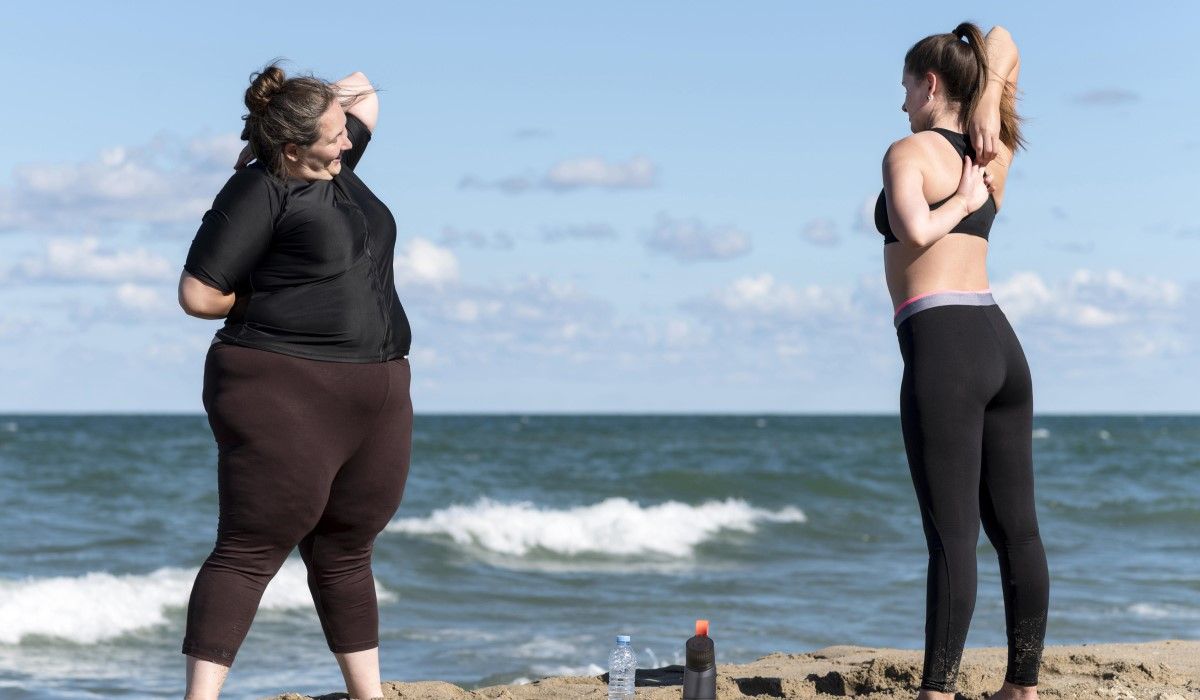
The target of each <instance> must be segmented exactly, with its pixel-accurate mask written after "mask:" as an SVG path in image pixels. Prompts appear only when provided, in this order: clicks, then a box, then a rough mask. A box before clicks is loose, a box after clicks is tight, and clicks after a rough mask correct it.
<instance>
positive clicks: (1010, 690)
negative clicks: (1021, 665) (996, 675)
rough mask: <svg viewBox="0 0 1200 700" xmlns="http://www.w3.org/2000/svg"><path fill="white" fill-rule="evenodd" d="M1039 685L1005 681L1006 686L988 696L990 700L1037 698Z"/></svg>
mask: <svg viewBox="0 0 1200 700" xmlns="http://www.w3.org/2000/svg"><path fill="white" fill-rule="evenodd" d="M1037 696H1038V694H1037V686H1036V685H1035V686H1028V687H1027V686H1023V685H1013V684H1012V683H1009V682H1007V681H1006V682H1005V683H1004V687H1002V688H1000V690H999V691H997V692H996V693H995V694H993V695H989V696H988V700H1037Z"/></svg>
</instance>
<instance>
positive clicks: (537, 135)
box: [513, 126, 553, 141]
mask: <svg viewBox="0 0 1200 700" xmlns="http://www.w3.org/2000/svg"><path fill="white" fill-rule="evenodd" d="M552 135H553V133H552V132H551V131H550V130H549V129H543V128H540V127H536V126H527V127H524V128H521V129H517V130H516V131H514V132H513V138H515V139H518V140H520V141H531V140H533V139H548V138H550V137H551V136H552Z"/></svg>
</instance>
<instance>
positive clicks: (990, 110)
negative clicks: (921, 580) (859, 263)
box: [875, 23, 1049, 700]
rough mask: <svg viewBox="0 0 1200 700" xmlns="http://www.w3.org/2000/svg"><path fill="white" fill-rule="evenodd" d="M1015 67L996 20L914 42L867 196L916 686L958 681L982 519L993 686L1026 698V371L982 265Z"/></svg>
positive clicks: (1033, 693)
mask: <svg viewBox="0 0 1200 700" xmlns="http://www.w3.org/2000/svg"><path fill="white" fill-rule="evenodd" d="M1018 70H1019V61H1018V55H1017V48H1016V45H1015V44H1014V43H1013V41H1012V38H1011V37H1010V36H1009V34H1008V32H1006V31H1005V30H1004V29H1002V28H1000V27H996V28H994V29H992V31H991V32H989V33H988V35H987V39H986V41H985V39H984V37H983V36H982V35H981V33H980V30H979V28H978V27H976V26H975V25H973V24H968V23H964V24H960V25H959V26H958V27H957V28H955V30H954V31H953V32H951V33H948V34H935V35H932V36H929V37H926V38H925V39H922V40H921V41H919V42H917V43H916V44H915V45H914V46H913V47H912V48H911V49H909V51H908V53H907V54H906V55H905V57H904V71H903V77H902V84H903V86H904V90H905V97H904V106H903V108H902V109H903V111H904V112H905V113H906V114H907V115H908V120H909V125H910V127H911V129H912V132H913V134H912V135H911V136H908V137H905V138H904V139H902V140H900V141H897V142H896V143H894V144H892V146H891V147H890V148H889V149H888V151H887V154H886V155H885V156H884V160H883V185H884V187H883V190H884V191H883V193H882V194H881V195H880V197H879V201H878V203H877V206H876V209H875V223H876V226H877V228H878V229H879V231H880V233H882V234H883V235H884V247H883V250H884V254H883V256H884V266H885V269H886V277H887V284H888V290H889V291H890V293H891V297H892V303H893V306H894V307H895V309H896V313H895V325H896V334H897V336H898V339H899V342H900V352H901V354H902V355H903V357H904V377H903V380H902V383H901V387H900V420H901V425H902V428H903V431H904V446H905V451H906V453H907V455H908V463H909V468H910V471H911V473H912V479H913V485H914V487H915V488H916V492H917V502H918V504H919V505H920V508H921V520H922V523H923V526H924V530H925V538H926V542H927V544H928V548H929V574H928V582H927V586H928V587H927V595H926V616H925V664H924V671H923V676H922V680H921V691H920V694H919V695H918V699H919V700H952V698H953V696H954V690H955V683H956V679H957V675H958V668H959V661H960V659H961V657H962V651H963V646H964V644H965V643H966V638H967V627H968V626H969V624H970V621H971V614H972V612H973V611H974V607H975V587H976V585H975V583H976V582H975V577H976V563H975V548H976V546H977V543H978V540H979V523H980V521H981V520H982V522H983V527H984V530H985V532H986V533H987V536H988V539H990V540H991V542H992V544H993V545H994V546H995V548H996V552H997V555H998V556H999V560H1000V576H1001V585H1002V587H1003V594H1004V609H1005V622H1006V625H1007V631H1008V668H1007V673H1006V674H1005V678H1004V686H1003V688H1002V689H1001V690H1000V691H999V692H998V693H996V694H994V695H992V696H991V697H992V698H994V699H997V700H1000V699H1005V700H1007V699H1009V698H1036V697H1037V679H1038V667H1039V665H1040V662H1041V652H1042V644H1043V640H1044V637H1045V631H1046V608H1047V605H1048V592H1049V576H1048V574H1047V569H1046V555H1045V552H1044V550H1043V548H1042V541H1041V537H1040V535H1039V532H1038V524H1037V516H1036V514H1035V511H1034V496H1033V457H1032V451H1033V448H1032V421H1033V394H1032V383H1031V380H1030V376H1029V367H1028V365H1027V364H1026V362H1025V356H1024V353H1023V351H1022V350H1021V345H1020V343H1019V342H1018V341H1017V337H1016V335H1015V334H1014V333H1013V330H1012V327H1011V326H1009V323H1008V321H1007V319H1006V318H1005V316H1004V314H1003V313H1002V312H1001V311H1000V307H998V306H997V305H996V302H995V301H993V299H992V296H991V294H990V293H989V291H988V289H989V287H988V276H987V253H988V235H989V234H990V232H991V228H992V220H993V219H994V218H995V216H996V212H997V211H998V210H999V208H1000V206H1001V204H1002V203H1003V201H1004V186H1005V182H1006V180H1007V177H1008V171H1009V167H1010V165H1011V164H1012V159H1013V154H1014V152H1015V151H1016V150H1017V149H1018V148H1020V147H1021V146H1022V145H1023V141H1022V138H1021V133H1020V128H1019V121H1018V118H1017V116H1016V112H1015V108H1014V105H1015V92H1016V85H1017V74H1018ZM968 134H970V135H969V136H968ZM984 166H986V170H985V169H984Z"/></svg>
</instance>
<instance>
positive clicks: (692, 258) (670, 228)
mask: <svg viewBox="0 0 1200 700" xmlns="http://www.w3.org/2000/svg"><path fill="white" fill-rule="evenodd" d="M643 241H644V243H645V245H646V248H647V249H649V250H650V251H652V252H654V253H662V254H664V255H668V256H670V257H672V258H675V259H676V260H678V261H679V262H683V263H692V262H700V261H706V260H730V259H732V258H737V257H741V256H743V255H745V254H747V253H749V252H750V249H751V247H752V246H751V240H750V234H748V233H745V232H743V231H740V230H738V229H736V228H734V227H733V226H708V225H706V224H704V223H702V222H700V221H699V220H697V219H673V218H671V217H669V216H667V215H666V214H660V215H659V216H658V221H657V222H656V223H655V225H654V228H653V229H652V230H651V231H649V232H648V233H647V234H646V235H645V237H644V238H643Z"/></svg>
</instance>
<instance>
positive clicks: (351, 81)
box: [333, 71, 379, 131]
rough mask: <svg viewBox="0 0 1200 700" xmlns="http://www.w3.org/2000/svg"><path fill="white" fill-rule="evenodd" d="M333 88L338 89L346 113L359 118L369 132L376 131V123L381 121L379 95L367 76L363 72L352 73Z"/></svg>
mask: <svg viewBox="0 0 1200 700" xmlns="http://www.w3.org/2000/svg"><path fill="white" fill-rule="evenodd" d="M333 86H334V87H335V88H337V91H338V98H339V99H341V101H342V107H343V108H344V109H345V110H346V112H347V113H348V114H353V115H354V116H356V117H358V118H359V120H360V121H362V123H363V124H365V125H366V127H367V130H368V131H375V123H376V122H377V121H378V120H379V95H378V94H376V93H375V88H374V87H373V86H372V85H371V81H370V80H367V76H366V75H363V73H362V71H358V72H355V73H351V74H350V75H347V76H346V77H345V78H342V79H341V80H339V81H337V82H336V83H334V84H333Z"/></svg>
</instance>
